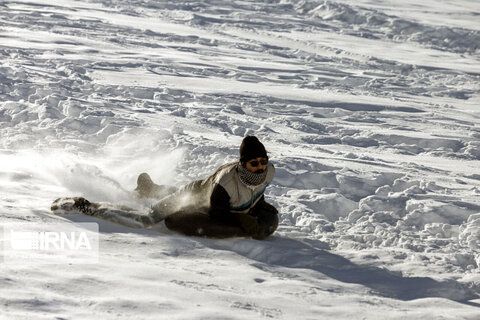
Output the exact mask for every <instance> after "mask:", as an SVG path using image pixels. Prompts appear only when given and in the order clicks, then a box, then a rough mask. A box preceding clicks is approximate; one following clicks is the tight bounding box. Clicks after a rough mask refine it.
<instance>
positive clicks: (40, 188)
mask: <svg viewBox="0 0 480 320" xmlns="http://www.w3.org/2000/svg"><path fill="white" fill-rule="evenodd" d="M479 17H480V2H479V1H476V0H424V1H413V0H405V1H394V0H383V1H371V0H359V1H320V0H309V1H295V0H270V1H227V0H208V1H199V2H194V1H156V0H118V1H111V0H82V1H74V0H56V1H51V0H26V1H22V0H4V1H1V2H0V222H1V223H2V224H6V223H10V224H11V223H15V224H18V225H19V226H27V225H33V224H35V225H38V224H47V223H52V222H55V221H65V222H69V223H70V221H74V220H75V221H80V222H97V223H98V224H99V225H100V233H99V237H100V261H99V263H98V264H93V265H82V264H65V263H63V264H54V265H41V264H36V263H35V261H29V262H27V263H25V264H24V265H11V264H3V263H2V265H1V267H0V318H1V319H263V318H274V319H480V299H479V296H478V294H479V293H480V276H479V270H480V269H479V268H480V253H479V252H480V199H479V196H480V170H479V167H480V161H479V160H480V109H479V107H480V90H479V89H480V81H479V80H480V63H479V62H480V55H479V54H480V51H479V48H480V22H479V21H480V18H479ZM249 134H253V135H256V136H258V137H259V138H260V140H261V141H262V142H264V144H265V146H266V148H267V150H268V151H269V155H270V158H271V160H272V162H273V163H274V165H275V166H276V168H277V175H276V178H275V180H274V181H273V183H272V184H271V185H270V187H269V188H268V189H267V192H266V199H267V201H269V202H271V203H272V204H274V205H275V206H277V207H278V208H279V211H280V226H279V229H278V231H277V232H276V233H275V234H274V236H272V237H271V238H269V239H267V240H266V241H256V240H252V239H244V238H235V239H227V240H211V239H202V238H193V237H185V236H182V235H179V234H176V233H173V232H171V231H169V230H167V229H166V228H165V226H164V225H163V223H161V224H159V225H158V226H157V227H155V228H153V229H150V230H138V229H130V228H127V227H122V226H117V225H114V224H112V223H107V222H104V221H100V220H97V219H94V218H90V217H82V216H77V217H63V216H54V215H52V214H51V213H50V204H51V202H52V201H53V200H55V199H56V198H57V197H62V196H85V197H86V198H87V199H90V200H92V201H108V202H115V203H122V204H126V205H130V206H134V207H135V208H138V209H140V210H142V208H143V209H146V208H147V207H148V206H149V205H150V203H147V202H140V201H138V200H136V199H135V198H134V197H133V196H132V193H131V191H132V190H133V189H134V188H135V186H136V177H137V175H138V174H139V173H141V172H148V173H150V175H151V176H152V178H153V180H154V181H155V182H157V183H161V184H170V185H175V186H182V185H184V184H186V183H188V182H190V181H192V180H194V179H201V178H204V177H206V176H208V175H209V174H210V173H212V172H213V171H214V170H215V169H216V168H217V167H218V166H220V165H222V164H224V163H226V162H228V161H235V160H236V159H237V158H238V146H239V144H240V142H241V140H242V138H243V137H244V136H245V135H249Z"/></svg>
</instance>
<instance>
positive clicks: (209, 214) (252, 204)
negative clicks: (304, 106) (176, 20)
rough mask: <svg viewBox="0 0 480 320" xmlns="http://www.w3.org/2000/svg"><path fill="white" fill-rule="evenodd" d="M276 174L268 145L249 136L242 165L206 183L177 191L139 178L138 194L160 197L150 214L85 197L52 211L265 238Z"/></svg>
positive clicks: (194, 232)
mask: <svg viewBox="0 0 480 320" xmlns="http://www.w3.org/2000/svg"><path fill="white" fill-rule="evenodd" d="M274 175H275V168H274V166H273V164H272V163H271V162H269V160H268V155H267V151H266V150H265V147H264V145H263V144H262V143H261V142H260V141H259V140H258V139H257V138H256V137H255V136H247V137H245V138H244V139H243V141H242V144H241V145H240V159H239V161H236V162H233V163H228V164H225V165H223V166H221V167H220V168H218V169H217V170H216V171H215V172H214V173H213V174H212V175H211V176H209V177H207V178H206V179H203V180H198V181H194V182H192V183H190V184H187V185H186V186H184V187H182V188H180V189H178V190H177V189H176V188H174V187H169V186H161V185H157V184H155V183H153V181H152V180H151V179H150V176H149V175H148V174H147V173H142V174H140V175H139V177H138V179H137V188H136V189H135V191H136V192H137V194H138V195H139V196H140V197H146V198H158V199H162V200H160V201H159V202H158V203H157V204H155V205H154V206H153V207H152V210H151V212H149V214H148V215H145V214H139V213H136V212H134V210H129V209H128V208H121V209H120V210H118V209H113V210H112V209H111V208H108V207H102V204H98V203H91V202H89V201H88V200H86V199H84V198H60V199H57V200H56V201H55V202H54V203H53V205H52V211H54V212H56V213H63V212H68V211H71V210H72V209H73V210H74V211H80V212H82V213H84V214H88V215H92V216H95V217H98V218H102V219H105V220H110V221H114V222H117V223H121V224H124V225H127V226H133V227H150V226H152V225H154V224H157V223H159V222H160V221H162V220H165V225H166V226H167V228H169V229H171V230H174V231H177V232H180V233H183V234H185V235H190V236H204V237H211V238H228V237H244V236H250V237H253V238H255V239H264V238H266V237H268V236H269V235H271V234H272V233H273V232H274V231H275V230H276V229H277V226H278V210H277V209H276V208H275V207H274V206H272V205H271V204H269V203H267V202H266V201H265V197H264V192H265V188H266V187H267V186H268V184H269V183H270V182H271V181H272V180H273V177H274ZM71 200H73V203H72V202H71Z"/></svg>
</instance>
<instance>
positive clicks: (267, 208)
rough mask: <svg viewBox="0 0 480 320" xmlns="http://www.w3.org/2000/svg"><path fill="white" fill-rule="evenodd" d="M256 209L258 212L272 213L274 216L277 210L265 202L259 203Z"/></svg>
mask: <svg viewBox="0 0 480 320" xmlns="http://www.w3.org/2000/svg"><path fill="white" fill-rule="evenodd" d="M258 207H259V209H260V210H263V211H267V212H271V213H274V214H278V210H277V208H275V207H274V206H272V205H271V204H270V203H268V202H266V201H261V202H259V203H258Z"/></svg>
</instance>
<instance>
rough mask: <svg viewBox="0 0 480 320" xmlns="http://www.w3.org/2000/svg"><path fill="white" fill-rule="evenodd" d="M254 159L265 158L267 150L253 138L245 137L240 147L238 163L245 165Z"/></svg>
mask: <svg viewBox="0 0 480 320" xmlns="http://www.w3.org/2000/svg"><path fill="white" fill-rule="evenodd" d="M255 158H267V150H265V147H264V146H263V144H262V143H261V142H260V141H258V139H257V137H255V136H246V137H245V138H243V141H242V144H241V145H240V162H242V163H245V162H248V161H249V160H251V159H255Z"/></svg>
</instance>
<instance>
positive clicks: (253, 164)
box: [248, 159, 268, 167]
mask: <svg viewBox="0 0 480 320" xmlns="http://www.w3.org/2000/svg"><path fill="white" fill-rule="evenodd" d="M248 163H249V164H250V165H251V166H252V167H258V165H259V164H261V165H262V166H266V165H267V164H268V160H267V159H262V160H260V161H258V160H252V161H248Z"/></svg>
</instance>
